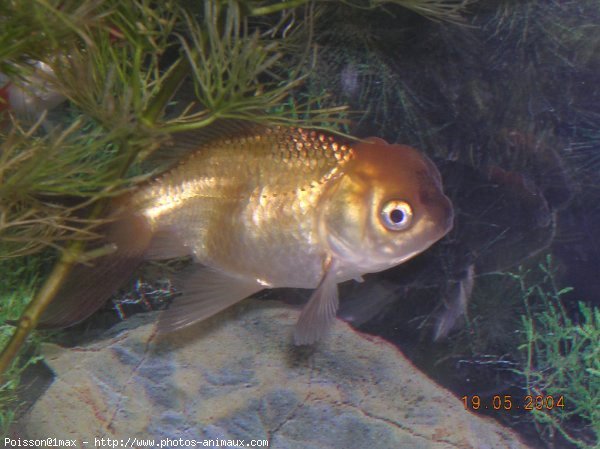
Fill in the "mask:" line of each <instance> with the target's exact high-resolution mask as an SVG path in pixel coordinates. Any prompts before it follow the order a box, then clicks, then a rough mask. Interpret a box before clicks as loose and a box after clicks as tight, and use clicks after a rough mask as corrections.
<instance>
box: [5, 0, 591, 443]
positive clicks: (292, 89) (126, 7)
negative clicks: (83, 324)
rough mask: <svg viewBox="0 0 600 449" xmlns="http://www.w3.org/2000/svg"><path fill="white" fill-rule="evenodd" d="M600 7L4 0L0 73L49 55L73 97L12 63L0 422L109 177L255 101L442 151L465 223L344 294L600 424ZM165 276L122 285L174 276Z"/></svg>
mask: <svg viewBox="0 0 600 449" xmlns="http://www.w3.org/2000/svg"><path fill="white" fill-rule="evenodd" d="M598 23H600V5H599V4H598V2H597V1H596V0H566V1H555V0H523V1H512V0H500V1H485V0H480V1H476V0H463V1H459V0H456V1H454V0H396V1H386V2H384V1H367V0H365V1H359V0H352V1H345V2H335V3H334V2H325V1H323V2H319V1H317V2H312V1H307V0H289V1H280V2H275V1H239V2H238V1H233V0H232V1H219V2H217V1H215V2H213V1H204V2H190V1H175V0H171V1H166V2H150V1H146V0H135V1H131V2H119V1H112V0H102V1H75V0H73V1H69V0H67V1H64V0H61V1H59V0H51V1H42V0H31V1H24V2H11V1H8V0H0V73H2V74H4V75H5V76H6V77H8V79H10V82H11V83H15V84H18V85H21V86H23V87H27V82H28V80H30V79H31V76H32V75H33V74H34V73H37V72H36V70H35V62H36V61H43V62H45V63H46V64H48V66H49V67H50V68H51V71H50V72H47V73H45V74H41V75H39V76H41V77H42V80H43V82H44V83H45V85H48V86H52V89H53V90H55V91H56V92H58V93H60V95H62V96H63V97H64V98H66V102H65V103H64V104H62V105H61V106H58V107H57V108H56V109H54V110H52V111H47V112H44V111H38V114H34V119H33V120H32V119H31V117H19V116H17V115H16V114H11V113H10V107H9V106H10V104H7V103H6V100H3V98H4V97H3V96H2V94H1V93H2V89H3V88H4V87H3V86H1V85H0V102H2V103H0V272H1V273H2V282H1V285H0V323H5V322H6V320H18V319H19V317H20V316H23V317H24V318H26V319H24V320H23V321H22V324H21V327H20V328H18V330H17V331H16V333H15V328H14V327H13V326H10V325H8V324H3V325H2V327H1V329H2V336H3V337H2V338H3V341H2V345H3V346H5V347H7V348H8V349H7V350H6V351H5V352H4V353H3V356H2V357H1V358H0V366H1V368H2V370H4V372H5V375H4V377H3V380H2V382H1V384H0V385H1V386H0V410H1V412H0V420H1V423H2V428H3V431H6V428H7V426H8V424H9V422H10V420H11V419H12V417H13V416H14V414H15V413H16V411H15V410H16V406H18V405H19V399H18V397H17V394H16V393H17V392H18V386H19V378H20V375H21V374H22V372H23V370H25V369H26V368H27V367H28V366H31V364H33V363H35V361H37V360H38V356H37V352H36V351H37V350H36V345H37V342H38V341H39V337H38V336H39V335H40V333H39V332H34V333H33V334H31V333H30V331H31V329H32V328H33V327H34V325H35V323H36V322H37V320H38V319H39V317H40V316H41V314H42V311H43V309H45V307H46V306H47V305H48V304H49V303H50V302H51V300H52V297H53V296H54V295H55V293H56V292H57V291H58V289H59V288H60V285H61V284H62V283H63V282H64V281H65V279H66V278H67V277H68V274H69V272H70V271H71V270H72V269H73V266H74V264H75V263H76V262H77V261H83V262H87V263H93V261H94V259H95V258H97V257H102V256H104V255H106V254H107V253H109V252H110V251H111V248H109V247H102V246H100V247H97V248H95V249H94V250H93V251H90V247H89V246H88V244H89V242H93V241H96V240H97V238H98V237H99V236H100V234H101V233H102V226H103V225H104V224H105V215H104V213H105V211H106V207H107V204H108V202H109V201H110V200H111V198H114V197H115V196H118V195H120V194H122V193H123V192H126V191H129V190H130V189H132V188H133V187H135V186H136V185H138V184H139V183H141V182H144V181H145V180H147V179H149V178H150V177H152V176H153V175H154V174H156V173H157V172H158V171H159V170H160V168H161V167H160V165H159V164H160V163H161V162H160V161H159V160H158V159H155V158H156V157H157V156H158V155H157V154H156V153H157V151H156V150H157V149H158V148H159V147H160V146H161V144H162V143H163V142H164V141H165V140H166V139H167V136H168V135H169V134H170V133H172V132H176V131H193V130H197V129H201V128H207V127H210V126H212V125H213V124H214V123H215V122H217V121H219V120H221V119H242V120H252V121H255V122H256V121H258V122H260V123H261V124H283V125H296V126H304V127H313V128H321V129H331V130H336V129H337V130H338V131H339V130H341V131H343V132H344V133H347V134H352V135H359V136H368V135H378V136H381V137H383V138H385V139H386V140H388V141H389V142H402V143H406V144H410V145H413V146H415V147H417V148H419V149H421V150H424V151H425V152H426V153H427V154H428V155H429V157H431V158H432V159H433V160H434V162H435V163H436V165H437V166H438V167H439V169H440V172H441V174H442V179H443V180H444V191H445V192H447V194H448V196H449V197H450V198H451V200H452V203H453V205H454V208H455V216H456V219H455V223H454V230H453V231H452V232H451V233H450V234H449V236H448V237H447V238H445V239H444V240H443V241H442V242H440V243H439V244H438V245H437V246H436V247H435V248H434V249H433V250H432V251H431V252H429V253H426V254H424V255H422V256H421V257H419V258H418V259H415V260H413V261H412V262H410V263H408V264H407V265H406V266H403V267H399V268H397V269H394V270H391V271H388V272H385V273H381V274H379V275H376V276H373V277H368V276H367V279H366V282H365V283H364V284H358V285H354V284H353V285H350V284H348V285H345V286H342V292H346V293H348V296H352V298H350V301H348V303H347V305H346V306H345V305H344V303H343V302H342V304H341V307H342V310H341V316H343V317H345V318H348V319H349V320H350V321H351V322H353V323H354V325H355V326H357V327H358V328H359V329H361V330H366V331H369V332H371V333H374V334H378V335H383V336H384V337H385V338H387V339H388V340H390V341H394V342H395V343H396V344H398V346H400V347H401V348H402V349H403V351H404V352H405V353H407V354H409V355H410V356H411V357H412V358H413V359H414V360H416V362H415V363H417V364H418V366H419V367H421V368H422V369H424V370H427V372H428V373H429V374H430V375H431V376H432V377H435V378H436V379H438V381H440V382H442V383H443V382H444V379H442V378H443V377H444V376H447V377H448V378H449V380H446V385H449V386H451V387H453V388H455V391H457V392H460V393H465V394H467V393H473V392H475V391H479V392H481V394H482V395H483V394H484V390H485V391H487V392H492V393H490V394H499V393H501V392H502V391H505V390H506V391H511V390H510V389H516V390H512V391H519V394H523V392H524V391H526V392H530V393H531V394H532V395H537V394H538V393H539V392H541V393H542V394H543V395H545V396H550V395H553V396H558V395H564V397H565V402H566V404H567V406H566V407H565V408H564V409H561V410H558V409H556V408H555V409H553V410H537V409H536V410H533V411H532V413H529V414H519V415H518V416H516V417H515V418H514V420H512V421H511V419H512V418H510V417H509V418H508V419H507V420H506V421H507V423H508V424H509V425H516V423H515V421H516V420H518V421H519V422H525V421H527V422H534V423H535V425H536V428H537V430H539V433H540V435H541V437H542V439H543V440H544V441H545V442H546V443H547V444H548V447H552V445H554V447H563V446H564V447H581V448H586V449H589V448H594V447H598V444H600V443H599V442H598V438H599V435H600V431H598V429H599V427H600V421H599V417H598V407H599V404H598V402H597V399H598V397H599V395H600V393H599V391H598V381H599V376H598V371H599V370H600V368H599V367H598V360H599V358H600V355H599V353H598V341H599V340H600V335H599V333H598V324H599V323H598V307H599V304H600V302H599V301H600V284H598V279H597V272H598V266H599V264H600V247H599V246H598V245H599V243H598V242H600V239H598V236H599V235H600V229H599V226H598V223H600V206H598V205H600V199H599V196H600V187H599V186H600V176H599V174H598V173H599V171H598V169H599V168H600V156H599V155H600V111H598V104H599V103H598V98H599V96H600V92H599V90H598V89H599V87H598V83H597V74H598V73H600V57H599V56H598V55H600V30H599V25H598ZM31 30H36V32H35V33H32V32H31ZM341 105H347V106H348V107H347V108H341V107H340V106H341ZM547 254H551V255H552V258H551V261H552V264H550V263H549V261H548V260H547V259H546V255H547ZM519 266H521V267H523V268H522V269H521V270H519V268H518V267H519ZM8 273H10V275H9V274H8ZM152 281H155V279H152ZM152 285H153V283H152V282H148V283H143V282H140V283H138V284H137V286H136V287H135V288H133V289H132V290H131V291H130V292H127V293H124V294H122V295H120V296H117V297H115V298H113V304H116V306H118V307H117V308H118V309H119V313H120V314H125V315H127V314H128V311H127V308H128V307H129V304H130V303H132V302H133V303H135V302H139V301H138V299H137V298H138V297H141V298H144V297H145V296H146V294H147V295H148V296H153V295H156V296H157V297H160V298H162V297H163V296H168V294H169V293H170V286H168V285H167V286H164V285H163V284H161V283H160V282H159V283H158V284H156V285H158V287H152ZM564 286H573V290H568V289H565V287H564ZM352 292H355V293H356V294H355V295H352ZM128 295H130V296H132V297H133V300H131V301H129V300H128V299H127V298H129V296H128ZM342 296H345V295H344V294H342ZM364 297H368V298H369V301H367V302H365V301H362V299H363V298H364ZM31 298H35V299H33V301H30V300H31ZM354 298H355V299H356V301H354ZM573 298H576V299H577V300H579V299H581V300H582V301H584V302H581V303H579V302H578V301H576V300H575V299H573ZM27 304H30V306H29V307H27ZM144 307H145V306H144ZM457 307H458V308H457ZM447 311H450V312H451V313H450V314H449V315H448V314H446V315H445V313H447ZM440 317H442V320H443V319H446V321H445V324H444V326H443V332H440V331H439V330H440V325H439V323H440V322H441V321H440ZM443 317H445V318H443ZM28 320H29V321H28ZM442 322H443V321H442ZM436 329H437V331H436ZM436 333H437V334H438V336H439V337H440V338H439V339H438V341H437V342H435V343H433V342H432V341H431V340H432V335H434V334H436ZM13 334H14V335H13ZM32 335H33V337H32ZM11 337H12V342H13V343H11V344H8V342H9V341H10V340H11ZM6 345H7V346H6ZM22 345H25V346H24V349H21V350H20V351H19V350H18V349H19V347H20V346H22ZM466 379H470V380H466ZM494 382H495V383H494ZM495 417H496V418H497V414H496V415H495ZM561 445H562V446H561Z"/></svg>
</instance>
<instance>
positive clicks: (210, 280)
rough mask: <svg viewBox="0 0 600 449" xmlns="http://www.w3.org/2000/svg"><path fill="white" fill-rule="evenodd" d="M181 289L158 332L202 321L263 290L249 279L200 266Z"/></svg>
mask: <svg viewBox="0 0 600 449" xmlns="http://www.w3.org/2000/svg"><path fill="white" fill-rule="evenodd" d="M181 289H182V291H183V296H180V297H178V298H176V299H175V300H174V301H173V304H171V307H169V309H167V310H165V311H164V312H163V313H162V315H161V316H160V318H159V322H158V330H159V332H162V333H167V332H172V331H175V330H177V329H181V328H183V327H186V326H189V325H190V324H193V323H195V322H197V321H202V320H205V319H207V318H209V317H211V316H213V315H215V314H216V313H219V312H220V311H221V310H224V309H226V308H227V307H230V306H232V305H233V304H235V303H236V302H239V301H241V300H242V299H244V298H247V297H248V296H250V295H252V294H254V293H256V292H259V291H261V290H263V289H264V286H262V285H260V284H259V283H258V282H257V281H255V280H252V279H242V278H238V277H234V276H231V275H228V274H226V273H223V272H221V271H217V270H214V269H211V268H207V267H202V266H200V267H199V268H194V269H193V272H191V273H188V274H187V275H186V276H185V277H184V279H183V281H182V286H181Z"/></svg>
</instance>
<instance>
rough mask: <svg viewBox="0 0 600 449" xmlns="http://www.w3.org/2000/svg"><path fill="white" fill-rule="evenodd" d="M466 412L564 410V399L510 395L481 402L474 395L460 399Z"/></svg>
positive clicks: (560, 397)
mask: <svg viewBox="0 0 600 449" xmlns="http://www.w3.org/2000/svg"><path fill="white" fill-rule="evenodd" d="M460 399H461V400H462V401H463V405H464V406H465V409H466V410H481V409H484V410H526V411H531V410H552V409H555V408H560V409H564V408H565V398H564V397H563V396H562V395H561V396H550V395H537V396H532V395H526V396H521V397H518V398H516V397H513V396H512V395H510V394H504V395H500V394H496V395H494V396H492V397H491V398H488V399H485V400H482V399H481V397H480V396H478V395H476V394H474V395H471V396H463V397H461V398H460Z"/></svg>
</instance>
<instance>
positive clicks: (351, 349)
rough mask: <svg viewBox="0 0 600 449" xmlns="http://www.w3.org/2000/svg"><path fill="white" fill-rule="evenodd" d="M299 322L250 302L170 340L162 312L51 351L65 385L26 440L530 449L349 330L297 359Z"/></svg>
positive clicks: (58, 381) (40, 409) (23, 429)
mask: <svg viewBox="0 0 600 449" xmlns="http://www.w3.org/2000/svg"><path fill="white" fill-rule="evenodd" d="M297 316H298V312H297V311H296V310H295V309H292V308H289V307H284V306H282V305H281V304H279V303H276V302H271V301H269V302H265V301H262V302H259V301H252V300H249V301H244V302H243V303H242V304H241V305H240V306H238V307H234V308H233V309H231V310H229V311H226V312H225V313H223V314H221V315H219V316H217V317H216V318H215V319H212V320H208V321H206V322H204V323H202V324H199V325H196V326H192V327H190V328H187V329H184V330H182V331H180V332H178V333H175V334H171V335H168V336H162V335H157V334H156V325H155V323H156V315H155V314H152V313H149V314H144V315H137V316H135V317H133V318H132V319H130V320H128V321H126V322H124V323H122V324H120V325H118V326H116V327H115V328H113V329H111V330H109V331H108V332H107V334H106V335H105V337H104V338H103V339H102V340H100V341H97V342H95V343H93V344H89V345H87V346H83V347H76V348H72V349H63V348H59V347H57V346H50V347H48V348H47V349H46V351H45V352H46V359H47V363H48V364H49V365H50V367H51V369H52V370H53V371H54V372H55V374H56V378H55V380H54V382H53V383H52V385H51V386H50V387H49V389H48V390H47V391H46V392H45V394H44V395H43V396H42V397H41V398H40V399H39V400H38V401H37V402H36V404H35V405H34V406H33V407H32V409H31V410H30V411H29V413H28V414H27V415H26V416H25V417H24V418H23V419H22V420H21V422H20V423H19V427H18V430H17V432H18V434H19V435H20V438H22V439H24V438H27V439H35V438H47V437H57V438H62V439H66V438H71V439H77V440H78V444H79V445H78V447H83V448H92V447H94V443H95V441H94V438H98V439H99V438H111V439H122V440H123V444H125V443H126V442H127V439H128V438H140V439H144V440H148V439H155V440H156V441H155V444H156V445H157V446H156V447H160V446H159V445H160V441H159V440H161V439H162V440H163V441H162V442H163V444H165V443H166V438H170V439H171V440H177V441H175V442H171V444H166V445H163V447H181V446H182V445H185V440H186V439H187V440H192V439H195V440H197V443H196V445H197V446H202V441H203V440H208V439H213V440H214V439H229V440H237V439H243V440H245V444H247V445H248V444H250V440H252V439H254V440H267V441H268V442H269V444H268V447H270V448H275V449H294V448H302V449H310V448H315V449H316V448H319V449H325V448H344V449H352V448H360V449H363V448H366V447H373V448H411V449H429V448H431V449H433V448H435V449H468V448H473V449H501V448H506V449H508V448H510V449H524V448H525V447H526V446H525V445H524V444H523V443H521V442H520V441H519V439H518V438H517V437H516V435H515V434H514V433H513V432H512V431H510V430H508V429H505V428H503V427H501V426H500V425H499V424H497V423H496V422H495V421H493V420H491V419H489V418H484V417H482V416H477V415H476V414H473V413H470V412H468V411H466V410H465V409H464V407H463V405H462V402H461V401H460V400H459V399H458V398H456V397H454V396H453V395H452V394H451V393H449V392H448V391H446V390H444V389H443V388H441V387H440V386H438V385H436V384H434V383H433V382H432V381H431V380H429V379H428V378H427V377H426V376H425V375H423V374H422V373H420V372H419V371H418V370H417V369H416V368H415V367H413V366H412V365H411V363H410V362H409V361H407V360H406V359H405V358H404V357H403V356H402V354H401V353H400V352H398V350H397V349H396V348H395V347H393V346H392V345H390V344H389V343H387V342H385V341H383V340H381V339H378V338H373V337H369V336H366V335H362V334H359V333H357V332H356V331H354V330H352V329H351V328H350V327H349V326H348V325H347V324H345V323H343V322H342V321H338V322H336V324H335V326H334V329H333V330H332V332H331V334H330V335H329V337H328V338H327V339H326V340H325V341H323V342H322V343H320V344H319V345H317V346H316V347H314V348H297V347H294V346H293V345H292V343H291V334H292V328H293V325H294V323H295V321H296V318H297ZM180 438H181V439H182V440H181V441H180V440H179V439H180ZM130 443H131V440H130ZM188 443H189V444H192V443H191V442H188ZM218 444H219V443H212V445H209V447H217V446H218ZM262 446H263V447H266V442H263V444H262ZM129 447H137V446H135V445H131V444H130V446H129ZM139 447H143V446H142V445H140V446H139ZM241 447H244V446H241Z"/></svg>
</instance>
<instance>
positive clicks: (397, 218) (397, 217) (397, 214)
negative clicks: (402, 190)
mask: <svg viewBox="0 0 600 449" xmlns="http://www.w3.org/2000/svg"><path fill="white" fill-rule="evenodd" d="M390 220H392V222H393V223H396V224H398V223H401V222H403V221H404V212H403V211H402V210H400V209H394V210H392V211H391V212H390Z"/></svg>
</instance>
